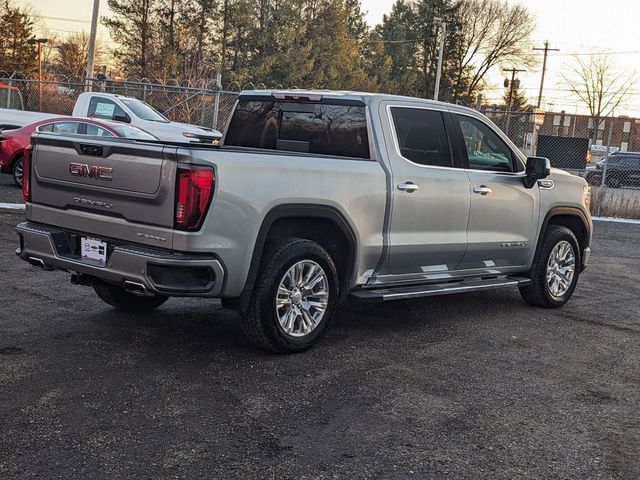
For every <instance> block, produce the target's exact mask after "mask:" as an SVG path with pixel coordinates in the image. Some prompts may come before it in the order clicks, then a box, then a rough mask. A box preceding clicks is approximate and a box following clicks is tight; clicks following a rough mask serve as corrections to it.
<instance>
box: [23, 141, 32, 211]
mask: <svg viewBox="0 0 640 480" xmlns="http://www.w3.org/2000/svg"><path fill="white" fill-rule="evenodd" d="M22 197H23V198H24V201H25V202H30V201H31V145H29V146H28V147H27V148H25V149H24V153H23V154H22Z"/></svg>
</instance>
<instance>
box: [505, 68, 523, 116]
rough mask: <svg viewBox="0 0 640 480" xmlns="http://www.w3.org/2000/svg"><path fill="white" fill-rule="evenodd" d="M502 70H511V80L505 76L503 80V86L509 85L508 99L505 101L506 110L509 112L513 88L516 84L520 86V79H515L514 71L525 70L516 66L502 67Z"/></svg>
mask: <svg viewBox="0 0 640 480" xmlns="http://www.w3.org/2000/svg"><path fill="white" fill-rule="evenodd" d="M502 71H503V72H511V80H509V79H508V78H507V79H505V81H504V86H505V87H509V101H508V102H507V112H510V111H511V103H512V102H513V90H514V88H516V86H518V87H519V86H520V80H516V73H519V72H526V70H520V69H518V68H503V69H502ZM516 82H517V83H516Z"/></svg>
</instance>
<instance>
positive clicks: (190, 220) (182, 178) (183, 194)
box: [174, 164, 216, 231]
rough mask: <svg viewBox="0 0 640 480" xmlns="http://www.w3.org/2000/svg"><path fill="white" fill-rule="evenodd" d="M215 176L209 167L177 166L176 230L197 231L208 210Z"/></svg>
mask: <svg viewBox="0 0 640 480" xmlns="http://www.w3.org/2000/svg"><path fill="white" fill-rule="evenodd" d="M215 180H216V178H215V175H214V173H213V170H212V169H211V168H209V167H199V166H195V165H184V164H181V165H178V176H177V180H176V216H175V223H174V228H175V229H176V230H189V231H193V230H198V229H200V227H201V226H202V222H203V221H204V217H205V215H206V214H207V210H208V209H209V204H210V203H211V198H212V197H213V189H214V187H215Z"/></svg>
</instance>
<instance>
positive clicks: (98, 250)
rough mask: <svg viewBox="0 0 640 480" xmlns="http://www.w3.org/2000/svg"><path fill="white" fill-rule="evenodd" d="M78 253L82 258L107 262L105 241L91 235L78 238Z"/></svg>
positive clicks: (102, 262)
mask: <svg viewBox="0 0 640 480" xmlns="http://www.w3.org/2000/svg"><path fill="white" fill-rule="evenodd" d="M80 255H81V256H82V258H83V259H89V260H93V261H97V262H99V263H101V264H102V265H104V264H105V263H107V242H105V241H103V240H99V239H97V238H91V237H81V238H80Z"/></svg>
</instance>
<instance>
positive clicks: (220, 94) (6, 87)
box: [0, 72, 264, 130]
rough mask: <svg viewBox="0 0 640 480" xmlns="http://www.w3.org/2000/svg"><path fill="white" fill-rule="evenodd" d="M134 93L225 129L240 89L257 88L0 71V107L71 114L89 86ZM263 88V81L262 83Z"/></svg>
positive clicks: (178, 117)
mask: <svg viewBox="0 0 640 480" xmlns="http://www.w3.org/2000/svg"><path fill="white" fill-rule="evenodd" d="M87 83H89V84H90V85H91V88H92V90H93V91H95V92H105V93H114V94H119V95H123V96H127V97H134V98H137V99H139V100H142V101H144V102H146V103H148V104H149V105H151V106H153V107H154V108H155V109H156V110H158V111H159V112H161V113H162V114H163V115H165V116H166V117H167V118H169V119H170V120H172V121H176V122H184V123H190V124H193V125H200V126H204V127H211V128H215V129H216V130H223V129H224V128H225V126H226V122H227V120H228V119H229V116H230V115H231V110H232V108H233V105H234V102H235V100H236V98H237V96H238V92H239V91H240V90H241V89H242V88H245V89H246V88H257V87H256V86H254V85H253V84H251V83H249V84H246V85H240V84H238V83H237V82H234V83H232V84H230V85H228V86H227V89H222V88H215V86H214V85H209V86H200V87H195V86H189V85H181V84H178V83H177V82H174V83H170V84H157V83H151V82H147V81H136V80H104V81H100V80H96V79H92V80H89V81H87V82H84V81H78V80H72V79H67V78H55V79H51V80H43V81H38V80H32V79H29V78H23V77H16V76H12V75H7V74H4V75H3V72H0V108H17V109H22V108H23V109H24V110H28V111H35V112H47V113H54V114H57V115H71V114H72V112H73V107H74V105H75V102H76V100H77V98H78V95H80V94H81V93H82V92H84V91H85V90H86V89H87ZM259 87H260V88H264V85H263V84H259Z"/></svg>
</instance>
